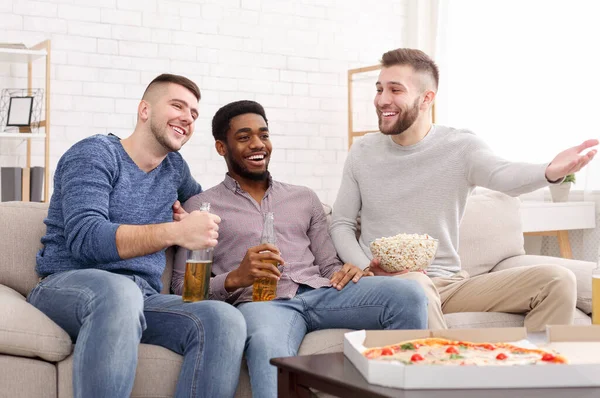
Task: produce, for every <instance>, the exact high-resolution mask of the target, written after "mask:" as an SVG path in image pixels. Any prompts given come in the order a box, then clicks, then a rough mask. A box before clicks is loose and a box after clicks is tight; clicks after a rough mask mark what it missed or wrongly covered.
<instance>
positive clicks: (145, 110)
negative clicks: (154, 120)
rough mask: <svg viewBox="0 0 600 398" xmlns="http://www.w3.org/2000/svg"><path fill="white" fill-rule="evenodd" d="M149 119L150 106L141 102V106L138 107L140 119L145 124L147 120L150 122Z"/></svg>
mask: <svg viewBox="0 0 600 398" xmlns="http://www.w3.org/2000/svg"><path fill="white" fill-rule="evenodd" d="M149 117H150V104H149V103H147V102H146V101H144V100H141V101H140V104H139V105H138V119H140V120H142V121H144V122H145V121H146V120H148V118H149Z"/></svg>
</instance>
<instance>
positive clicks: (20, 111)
mask: <svg viewBox="0 0 600 398" xmlns="http://www.w3.org/2000/svg"><path fill="white" fill-rule="evenodd" d="M32 113H33V96H24V97H10V99H9V102H8V115H7V118H6V126H7V127H27V126H30V125H31V115H32Z"/></svg>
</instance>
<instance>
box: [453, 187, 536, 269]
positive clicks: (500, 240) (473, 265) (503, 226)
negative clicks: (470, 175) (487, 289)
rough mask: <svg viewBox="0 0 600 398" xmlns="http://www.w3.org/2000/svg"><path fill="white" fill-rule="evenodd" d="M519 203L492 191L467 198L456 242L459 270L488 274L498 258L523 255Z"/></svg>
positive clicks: (497, 261) (517, 200)
mask: <svg viewBox="0 0 600 398" xmlns="http://www.w3.org/2000/svg"><path fill="white" fill-rule="evenodd" d="M520 204H521V201H520V200H519V199H517V198H513V197H510V196H508V195H505V194H503V193H500V192H495V191H486V192H484V193H481V194H476V195H472V196H470V197H469V199H468V201H467V207H466V209H465V215H464V217H463V219H462V222H461V224H460V232H459V244H458V245H459V246H458V254H459V256H460V260H461V263H462V269H464V270H465V271H467V272H468V273H469V275H471V276H476V275H481V274H484V273H487V272H489V271H490V270H491V269H492V268H493V267H494V266H495V265H496V264H498V263H499V262H500V261H502V260H504V259H506V258H508V257H513V256H518V255H522V254H525V249H524V248H523V244H524V241H523V227H522V226H521V213H520Z"/></svg>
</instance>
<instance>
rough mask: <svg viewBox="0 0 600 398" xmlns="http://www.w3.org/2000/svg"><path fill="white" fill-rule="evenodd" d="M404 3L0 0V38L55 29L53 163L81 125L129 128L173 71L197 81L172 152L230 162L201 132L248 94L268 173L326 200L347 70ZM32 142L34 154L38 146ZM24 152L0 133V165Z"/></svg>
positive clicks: (393, 27) (206, 163)
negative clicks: (268, 150) (260, 117)
mask: <svg viewBox="0 0 600 398" xmlns="http://www.w3.org/2000/svg"><path fill="white" fill-rule="evenodd" d="M405 3H406V0H379V1H378V2H377V4H376V6H374V4H375V3H370V2H366V1H363V0H318V1H317V0H227V1H224V0H178V1H175V0H135V1H134V0H79V1H77V2H73V1H71V0H47V1H42V0H39V1H28V0H13V1H10V2H9V1H6V2H5V1H3V2H2V5H1V6H0V41H5V42H23V43H25V44H27V45H32V44H35V43H36V42H38V41H42V40H45V39H51V40H52V74H51V77H52V88H51V90H52V95H51V100H52V130H51V148H50V153H51V162H50V164H51V169H52V171H53V170H54V168H55V166H56V163H57V161H58V159H59V158H60V156H61V155H62V153H64V151H65V150H66V149H67V148H69V147H70V146H71V145H72V144H74V143H75V142H77V141H78V140H80V139H82V138H84V137H86V136H89V135H92V134H97V133H102V134H105V133H108V132H113V133H116V134H118V135H121V136H127V135H129V133H130V132H131V131H132V129H133V127H134V123H135V112H136V107H137V103H138V100H139V98H140V96H141V94H142V92H143V90H144V88H145V86H146V85H147V83H148V82H149V81H150V80H151V79H152V78H153V77H155V76H156V75H158V74H160V73H163V72H171V73H179V74H183V75H186V76H188V77H190V78H191V79H193V80H194V81H196V83H198V85H199V86H200V89H201V90H202V101H201V103H200V118H199V120H198V122H197V126H196V135H195V136H194V137H193V138H192V140H191V141H190V142H189V143H188V144H187V145H186V147H185V148H184V149H183V150H182V153H183V155H184V157H185V158H186V159H187V160H188V162H189V164H190V167H191V170H192V172H193V174H194V176H195V177H196V178H197V179H198V180H199V181H200V182H201V183H202V185H203V186H204V187H205V188H209V187H211V186H213V185H215V184H217V183H219V182H220V181H221V180H222V178H223V174H224V173H225V171H226V167H225V163H224V161H223V160H222V159H221V158H220V157H219V156H218V155H217V154H216V152H215V150H214V140H213V138H212V135H211V132H210V122H211V119H212V116H213V114H214V112H215V111H216V110H217V109H218V108H219V107H220V106H222V105H224V104H225V103H227V102H230V101H234V100H238V99H254V100H257V101H259V102H261V103H262V104H263V105H264V106H265V108H266V111H267V116H268V118H269V121H270V126H271V132H272V140H273V145H274V153H273V159H272V162H271V171H272V173H273V175H274V177H275V178H277V179H279V180H282V181H286V182H290V183H296V184H303V185H307V186H310V187H311V188H313V189H314V190H315V191H316V192H317V193H318V195H319V197H320V198H321V200H323V201H324V202H328V203H332V202H333V201H334V199H335V196H336V194H337V190H338V187H339V182H340V178H341V173H342V168H343V163H344V160H345V156H346V148H347V144H346V135H347V115H346V110H347V105H346V104H347V99H346V93H347V91H346V90H347V88H346V76H347V75H346V73H347V69H349V68H356V67H360V66H366V65H371V64H375V63H377V62H378V60H379V58H380V56H381V54H382V53H383V52H385V51H387V50H389V49H392V48H396V47H400V46H402V45H403V44H404V43H405V41H404V40H403V38H405V37H406V32H405V26H406V11H407V7H406V4H405ZM35 68H36V69H42V68H43V64H39V65H37V64H36V66H35ZM25 76H26V66H25V65H22V66H13V65H6V64H3V63H1V62H0V88H2V87H16V86H19V85H24V84H26V80H25V79H24V77H25ZM42 76H43V75H42ZM39 77H40V74H39V73H38V72H37V71H36V79H35V82H36V84H37V85H39V86H41V84H42V83H43V80H41V79H39ZM33 150H34V161H35V162H37V163H38V164H39V163H41V162H42V156H41V155H43V152H42V147H41V146H40V145H39V143H38V144H35V143H34V145H33ZM24 153H25V144H24V143H22V142H20V141H17V140H7V139H2V140H0V165H1V166H8V165H24ZM34 165H35V163H34Z"/></svg>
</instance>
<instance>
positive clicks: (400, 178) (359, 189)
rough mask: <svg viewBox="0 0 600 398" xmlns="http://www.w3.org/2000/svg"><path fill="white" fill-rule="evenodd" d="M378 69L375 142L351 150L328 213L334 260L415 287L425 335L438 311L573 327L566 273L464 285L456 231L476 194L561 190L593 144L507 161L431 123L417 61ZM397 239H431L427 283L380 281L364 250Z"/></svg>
mask: <svg viewBox="0 0 600 398" xmlns="http://www.w3.org/2000/svg"><path fill="white" fill-rule="evenodd" d="M381 64H382V69H381V72H380V74H379V79H378V81H377V83H376V88H377V93H376V95H375V101H374V104H375V108H376V112H377V116H378V118H379V130H380V131H381V134H372V135H367V136H365V137H364V138H363V139H361V140H359V141H357V142H356V143H354V144H353V146H352V148H351V150H350V153H349V154H348V158H347V160H346V164H345V166H344V174H343V178H342V183H341V186H340V190H339V192H338V196H337V199H336V202H335V205H334V208H333V221H332V224H331V229H330V232H331V235H332V237H333V242H334V245H335V247H336V250H337V252H338V254H339V256H340V257H341V259H342V261H344V262H347V263H352V264H354V265H357V266H358V267H359V268H362V269H366V268H369V269H370V271H372V272H373V273H375V274H376V275H393V276H396V277H401V278H410V279H416V280H417V281H419V282H420V283H421V285H422V286H423V288H424V289H425V291H426V293H427V296H428V298H429V320H428V321H429V328H431V329H440V328H446V323H445V321H444V317H443V312H446V313H451V312H465V311H469V312H471V311H473V312H479V311H499V312H510V313H522V314H526V317H525V326H526V327H527V329H528V330H530V331H538V330H543V329H544V328H545V326H546V325H547V324H570V323H572V322H573V316H574V312H575V301H576V286H575V277H574V275H573V274H572V273H571V271H569V270H567V269H566V268H562V267H560V266H556V265H539V266H534V267H526V268H515V269H509V270H504V271H500V272H494V273H492V274H484V275H480V276H477V277H473V278H470V277H469V275H468V274H467V273H466V272H465V271H462V270H461V266H460V259H459V256H458V247H457V246H458V230H459V224H460V221H461V218H462V216H463V214H464V210H465V204H466V201H467V197H468V196H469V194H470V193H471V192H472V190H473V189H474V188H475V187H476V186H482V187H486V188H489V189H493V190H497V191H501V192H504V193H506V194H509V195H512V196H517V195H520V194H523V193H526V192H531V191H533V190H536V189H539V188H542V187H544V186H546V185H548V184H550V183H558V182H561V181H562V179H563V178H564V177H565V176H566V175H567V174H569V173H574V172H577V171H579V170H580V169H581V168H582V167H584V166H585V165H586V164H587V163H588V162H589V161H590V160H592V158H593V157H594V155H595V154H596V149H591V150H589V151H587V152H586V153H584V151H586V150H587V149H589V148H592V147H594V146H595V145H597V144H598V141H597V140H588V141H585V142H584V143H582V144H581V145H578V146H575V147H572V148H569V149H567V150H565V151H563V152H561V153H559V154H558V155H557V156H556V157H555V158H554V159H553V160H552V161H551V162H549V163H546V164H530V163H515V162H509V161H507V160H504V159H501V158H499V157H498V156H496V155H494V153H493V152H492V151H491V150H490V148H489V147H488V146H487V145H486V144H485V143H484V142H483V141H482V140H481V139H479V138H478V137H477V136H476V135H475V134H473V133H472V132H470V131H467V130H459V129H454V128H450V127H445V126H440V125H434V124H432V123H431V106H432V104H433V102H434V99H435V96H436V92H437V87H438V81H439V72H438V68H437V65H436V64H435V63H434V62H433V61H432V60H431V58H429V57H428V56H427V55H426V54H424V53H423V52H421V51H419V50H413V49H397V50H392V51H389V52H387V53H385V54H384V55H383V58H382V61H381ZM359 212H360V216H361V235H360V238H359V239H358V241H357V240H356V235H355V231H356V218H357V215H358V213H359ZM401 232H404V233H419V234H425V233H426V234H429V235H431V236H433V237H435V238H437V239H438V240H439V247H438V252H437V255H436V258H435V259H434V261H433V263H432V265H431V266H430V267H429V268H428V270H427V273H426V274H424V273H420V272H409V273H400V274H389V273H386V272H385V271H383V270H382V269H381V268H380V267H379V262H378V260H377V259H376V258H373V256H372V254H371V252H370V249H369V244H370V242H372V241H373V240H374V239H377V238H380V237H384V236H393V235H396V234H398V233H401ZM474 298H477V299H476V300H475V299H474ZM442 310H443V311H442Z"/></svg>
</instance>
